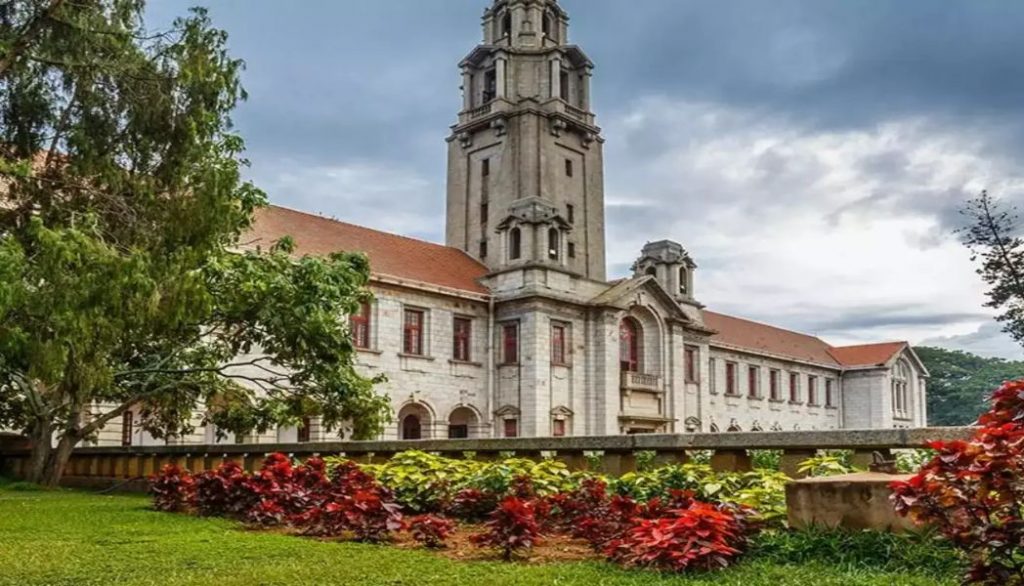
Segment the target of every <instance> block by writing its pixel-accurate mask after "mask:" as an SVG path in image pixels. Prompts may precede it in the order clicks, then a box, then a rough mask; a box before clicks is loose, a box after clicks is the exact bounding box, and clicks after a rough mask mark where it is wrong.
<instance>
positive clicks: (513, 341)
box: [501, 324, 519, 364]
mask: <svg viewBox="0 0 1024 586" xmlns="http://www.w3.org/2000/svg"><path fill="white" fill-rule="evenodd" d="M501 331H502V338H503V344H502V346H503V356H502V362H504V363H505V364H517V363H518V362H519V325H518V324H508V325H506V326H505V327H503V328H502V330H501Z"/></svg>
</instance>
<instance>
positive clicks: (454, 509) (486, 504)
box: [446, 488, 498, 521]
mask: <svg viewBox="0 0 1024 586" xmlns="http://www.w3.org/2000/svg"><path fill="white" fill-rule="evenodd" d="M497 507H498V497H497V496H496V495H495V494H494V493H492V492H487V491H483V490H477V489H475V488H464V489H462V490H460V491H458V492H457V493H455V496H454V497H452V500H451V503H449V505H448V508H447V511H446V512H447V513H448V514H449V515H451V516H452V517H456V518H458V519H463V520H465V521H480V520H483V519H486V518H487V516H488V515H490V514H491V513H492V512H493V511H494V509H496V508H497Z"/></svg>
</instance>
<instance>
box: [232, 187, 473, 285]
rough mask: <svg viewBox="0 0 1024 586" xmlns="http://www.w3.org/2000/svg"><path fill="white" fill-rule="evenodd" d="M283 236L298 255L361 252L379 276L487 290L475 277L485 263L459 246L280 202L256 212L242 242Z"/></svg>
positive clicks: (271, 240)
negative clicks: (329, 216) (368, 226)
mask: <svg viewBox="0 0 1024 586" xmlns="http://www.w3.org/2000/svg"><path fill="white" fill-rule="evenodd" d="M285 236H291V237H292V239H293V240H294V241H295V252H296V253H297V254H299V255H321V254H330V253H332V252H340V251H351V252H362V253H365V254H366V255H367V256H368V257H369V258H370V270H371V271H372V272H373V274H375V275H380V276H388V277H397V278H399V279H405V280H409V281H416V282H419V283H425V284H429V285H435V286H438V287H444V288H448V289H457V290H460V291H468V292H471V293H483V294H486V293H488V290H487V289H486V288H485V287H484V286H483V285H481V284H480V283H479V282H477V280H478V279H479V278H480V277H483V276H484V275H485V274H487V272H488V269H487V267H486V266H484V265H482V264H480V263H479V262H477V261H476V260H474V259H473V258H472V257H470V256H469V255H468V254H466V253H464V252H463V251H461V250H458V249H457V248H451V247H449V246H442V245H440V244H434V243H432V242H425V241H423V240H416V239H414V238H407V237H405V236H398V235H396V234H389V233H387V232H381V231H378V230H371V229H370V228H364V227H363V226H356V225H355V224H348V223H346V222H339V221H338V220H332V219H330V218H324V217H321V216H316V215H313V214H308V213H305V212H299V211H296V210H291V209H288V208H283V207H280V206H268V207H266V208H263V209H261V210H259V211H257V212H256V217H255V220H254V222H253V227H252V229H251V230H250V232H249V234H247V235H246V236H243V237H242V242H244V243H246V244H247V245H250V246H256V245H259V246H269V245H271V244H272V243H274V242H276V241H278V240H280V239H281V238H283V237H285Z"/></svg>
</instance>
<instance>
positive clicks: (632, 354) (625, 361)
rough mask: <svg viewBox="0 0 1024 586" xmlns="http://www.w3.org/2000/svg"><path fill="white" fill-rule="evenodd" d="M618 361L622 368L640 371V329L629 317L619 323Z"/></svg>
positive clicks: (628, 370)
mask: <svg viewBox="0 0 1024 586" xmlns="http://www.w3.org/2000/svg"><path fill="white" fill-rule="evenodd" d="M619 362H620V363H621V368H622V370H625V371H627V372H639V371H640V329H639V328H638V327H637V325H636V322H635V321H634V320H633V319H631V318H626V319H624V320H622V323H620V324H619Z"/></svg>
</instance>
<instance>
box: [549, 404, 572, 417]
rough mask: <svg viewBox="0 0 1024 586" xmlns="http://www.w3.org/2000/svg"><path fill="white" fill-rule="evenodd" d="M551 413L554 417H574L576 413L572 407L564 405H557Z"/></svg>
mask: <svg viewBox="0 0 1024 586" xmlns="http://www.w3.org/2000/svg"><path fill="white" fill-rule="evenodd" d="M551 415H552V416H553V417H572V416H573V415H574V413H573V411H572V409H570V408H568V407H566V406H564V405H559V406H558V407H555V408H554V409H552V410H551Z"/></svg>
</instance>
